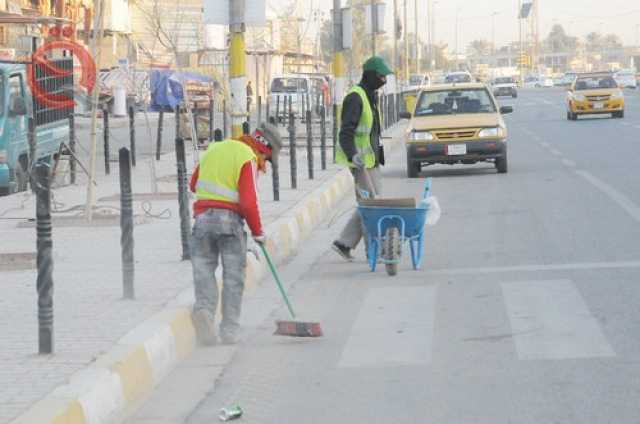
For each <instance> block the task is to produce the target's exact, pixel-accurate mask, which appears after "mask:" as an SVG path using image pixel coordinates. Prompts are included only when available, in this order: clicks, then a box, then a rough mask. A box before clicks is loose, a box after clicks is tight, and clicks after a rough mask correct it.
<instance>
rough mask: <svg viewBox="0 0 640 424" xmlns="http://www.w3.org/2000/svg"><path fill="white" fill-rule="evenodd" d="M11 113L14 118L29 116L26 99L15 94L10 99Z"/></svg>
mask: <svg viewBox="0 0 640 424" xmlns="http://www.w3.org/2000/svg"><path fill="white" fill-rule="evenodd" d="M9 113H10V114H11V115H14V116H19V115H26V114H27V103H26V102H25V101H24V97H21V96H16V95H15V94H14V95H13V96H11V98H10V99H9Z"/></svg>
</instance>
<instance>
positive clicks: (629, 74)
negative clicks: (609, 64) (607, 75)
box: [613, 69, 638, 89]
mask: <svg viewBox="0 0 640 424" xmlns="http://www.w3.org/2000/svg"><path fill="white" fill-rule="evenodd" d="M613 78H614V79H615V80H616V82H617V83H618V85H619V86H620V87H621V88H633V89H636V88H637V87H638V82H637V81H636V75H635V72H633V71H632V70H628V69H623V70H620V71H618V72H616V73H615V74H614V76H613Z"/></svg>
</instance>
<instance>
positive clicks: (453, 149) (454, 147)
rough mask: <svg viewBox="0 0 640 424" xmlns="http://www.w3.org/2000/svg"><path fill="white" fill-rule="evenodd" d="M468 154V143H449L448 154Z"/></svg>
mask: <svg viewBox="0 0 640 424" xmlns="http://www.w3.org/2000/svg"><path fill="white" fill-rule="evenodd" d="M466 154H467V145H466V144H449V145H447V155H448V156H456V155H466Z"/></svg>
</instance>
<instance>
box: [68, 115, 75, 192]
mask: <svg viewBox="0 0 640 424" xmlns="http://www.w3.org/2000/svg"><path fill="white" fill-rule="evenodd" d="M69 151H70V152H71V155H70V157H69V173H70V176H69V182H70V183H71V184H75V183H76V119H75V116H74V115H73V113H70V114H69Z"/></svg>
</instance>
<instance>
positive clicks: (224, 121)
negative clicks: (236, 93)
mask: <svg viewBox="0 0 640 424" xmlns="http://www.w3.org/2000/svg"><path fill="white" fill-rule="evenodd" d="M227 134H228V130H227V100H226V99H225V100H223V101H222V136H223V137H224V138H227Z"/></svg>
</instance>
